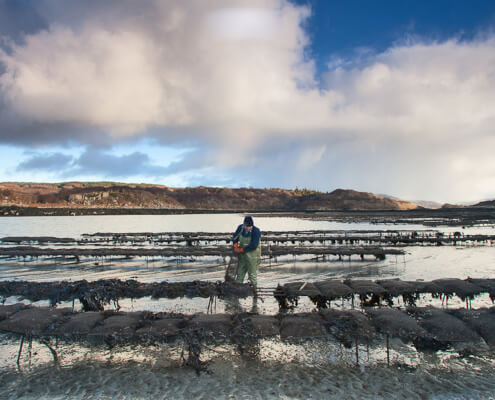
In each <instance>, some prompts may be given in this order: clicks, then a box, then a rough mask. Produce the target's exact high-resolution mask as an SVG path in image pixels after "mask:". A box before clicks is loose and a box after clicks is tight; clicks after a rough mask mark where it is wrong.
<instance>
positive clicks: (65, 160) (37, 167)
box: [17, 153, 73, 172]
mask: <svg viewBox="0 0 495 400" xmlns="http://www.w3.org/2000/svg"><path fill="white" fill-rule="evenodd" d="M72 160H73V158H72V157H71V156H68V155H65V154H62V153H51V154H34V155H31V156H30V157H29V158H28V159H27V160H25V161H22V162H21V163H19V165H18V166H17V171H49V172H56V171H60V170H63V169H65V168H67V167H69V166H70V164H71V162H72Z"/></svg>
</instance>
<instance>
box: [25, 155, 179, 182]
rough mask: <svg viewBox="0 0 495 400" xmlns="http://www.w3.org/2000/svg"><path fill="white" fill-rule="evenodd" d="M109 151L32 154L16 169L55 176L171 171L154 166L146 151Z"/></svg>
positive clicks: (129, 174) (143, 174)
mask: <svg viewBox="0 0 495 400" xmlns="http://www.w3.org/2000/svg"><path fill="white" fill-rule="evenodd" d="M110 150H111V149H109V150H102V149H99V148H93V147H90V148H87V149H86V150H84V151H83V152H82V154H80V155H79V156H69V155H65V154H63V153H52V154H47V155H45V154H39V153H35V154H32V155H31V156H30V157H29V158H28V159H27V160H24V161H22V162H20V163H19V164H18V166H17V171H32V172H39V171H47V172H51V173H54V174H55V176H58V177H75V176H97V177H98V176H99V177H105V178H106V177H130V176H164V175H168V174H170V170H169V169H168V168H166V167H163V166H160V165H156V164H154V163H153V162H152V161H151V160H150V157H149V156H148V155H147V154H144V153H141V152H139V151H135V152H133V153H130V154H123V155H113V154H110V153H109V152H108V151H110Z"/></svg>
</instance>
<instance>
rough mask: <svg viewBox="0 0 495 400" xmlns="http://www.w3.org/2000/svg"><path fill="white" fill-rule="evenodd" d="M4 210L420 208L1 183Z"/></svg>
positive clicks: (259, 193) (278, 192)
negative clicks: (30, 208)
mask: <svg viewBox="0 0 495 400" xmlns="http://www.w3.org/2000/svg"><path fill="white" fill-rule="evenodd" d="M0 205H1V206H20V207H36V208H91V209H93V208H94V209H99V208H105V209H106V208H110V209H126V208H143V209H187V210H232V211H235V210H250V211H303V210H411V209H417V208H419V206H418V205H417V204H414V203H411V202H407V201H401V200H395V199H390V198H387V197H384V196H379V195H375V194H372V193H366V192H358V191H355V190H343V189H337V190H334V191H333V192H330V193H323V192H316V191H311V190H306V189H304V190H298V189H296V190H285V189H252V188H239V189H232V188H218V187H206V186H200V187H194V188H171V187H167V186H163V185H149V184H124V183H114V182H95V183H87V182H65V183H55V184H52V183H17V182H9V183H0Z"/></svg>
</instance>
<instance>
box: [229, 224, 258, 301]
mask: <svg viewBox="0 0 495 400" xmlns="http://www.w3.org/2000/svg"><path fill="white" fill-rule="evenodd" d="M260 238H261V232H260V230H259V229H258V228H257V227H256V226H254V223H253V217H250V216H247V217H245V218H244V223H243V224H242V225H239V226H238V227H237V230H236V231H235V232H234V234H233V235H232V243H233V244H234V252H235V253H236V254H237V255H238V256H239V266H238V267H237V278H236V282H238V283H242V282H243V281H244V277H245V276H246V272H247V274H248V279H249V282H251V284H252V285H253V290H254V294H255V295H256V286H257V284H258V267H259V265H260V263H261V246H260Z"/></svg>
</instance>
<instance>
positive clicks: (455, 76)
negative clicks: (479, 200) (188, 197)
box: [0, 0, 495, 200]
mask: <svg viewBox="0 0 495 400" xmlns="http://www.w3.org/2000/svg"><path fill="white" fill-rule="evenodd" d="M54 4H55V5H56V4H57V2H56V1H53V0H45V1H44V2H43V3H42V5H43V6H40V8H43V7H44V8H43V11H44V13H45V18H46V19H47V21H48V22H49V29H48V30H44V31H41V32H38V33H36V34H32V35H29V36H27V37H26V38H25V41H24V42H22V44H19V43H17V44H13V45H12V48H11V49H10V51H9V52H2V53H0V64H3V65H4V66H5V68H6V70H5V72H4V73H3V74H2V75H0V95H1V97H2V101H3V109H2V110H1V111H0V117H3V118H1V119H2V120H3V121H4V122H3V123H2V122H0V127H2V128H3V129H1V130H0V140H4V141H9V142H12V141H14V142H15V141H16V140H18V141H19V142H23V143H26V142H29V141H30V140H31V141H32V142H36V141H37V139H39V138H40V132H43V136H42V139H43V140H44V141H46V142H49V141H50V140H53V141H54V142H59V141H60V140H61V138H68V139H71V140H74V141H76V142H80V143H87V142H89V143H94V142H95V140H96V139H95V135H89V134H88V132H91V131H95V132H101V133H107V134H108V135H109V136H110V137H111V140H113V141H114V142H118V141H119V140H121V139H124V138H125V139H126V140H127V139H129V138H132V137H133V136H146V135H153V136H155V137H157V138H159V139H161V140H163V142H167V143H182V142H188V143H190V142H192V143H195V146H197V145H201V144H204V145H205V146H206V147H207V148H208V153H207V156H205V157H202V160H203V162H204V163H205V165H203V166H201V165H197V168H198V170H199V169H201V168H202V167H203V168H205V167H216V168H225V169H226V171H230V172H231V170H232V168H235V167H243V168H245V172H246V173H249V171H250V170H251V171H252V174H257V175H252V176H251V177H249V179H250V181H251V183H253V184H255V185H256V184H257V182H258V183H259V185H260V186H263V185H267V186H268V185H269V186H278V185H277V182H273V181H269V182H268V181H267V180H268V179H276V178H273V176H275V177H278V179H279V180H280V181H281V182H283V183H284V184H285V185H292V186H296V185H299V186H302V185H304V186H307V187H310V186H311V187H316V188H321V189H331V188H334V187H337V186H343V187H354V188H357V189H363V190H370V191H374V192H381V193H391V194H394V195H399V196H403V197H404V196H406V197H412V198H418V197H424V198H433V199H439V200H450V199H452V198H458V199H459V200H469V199H470V198H476V197H487V196H490V195H495V192H494V191H493V190H492V189H491V187H493V185H492V183H493V182H492V181H493V180H492V178H491V176H493V174H492V171H493V170H494V169H495V162H494V161H492V159H493V157H492V155H491V154H490V152H487V151H481V150H483V149H487V148H488V149H492V148H493V145H494V143H493V142H494V139H493V138H494V135H493V133H494V132H493V126H494V122H495V38H493V37H490V36H488V37H485V38H479V39H477V40H474V41H471V42H460V41H458V40H450V41H446V42H441V43H436V42H424V43H421V42H416V43H407V44H404V45H397V46H395V47H392V48H390V49H389V50H387V51H385V52H384V53H381V54H375V55H373V54H372V53H371V52H369V51H367V52H366V55H365V57H363V56H362V55H359V56H358V58H359V60H358V61H359V67H352V66H353V65H354V64H353V60H342V59H337V58H334V62H332V63H331V64H330V66H331V68H332V69H331V70H329V71H328V73H327V74H325V77H324V80H325V85H324V87H325V89H324V90H321V89H320V88H319V86H318V85H317V82H316V81H315V67H314V63H313V61H312V60H310V59H307V57H306V56H305V47H306V46H307V45H308V44H309V39H308V36H307V35H306V33H305V31H304V30H303V28H302V27H301V23H302V22H303V21H304V20H305V19H306V18H307V17H308V15H309V10H308V9H307V8H304V7H302V8H301V7H296V6H294V5H293V4H291V3H289V2H287V1H284V0H256V1H248V0H243V1H237V2H235V3H233V2H232V1H229V0H215V1H213V0H212V1H208V2H206V1H190V2H182V1H167V2H162V1H159V0H154V1H148V2H146V3H145V5H143V3H142V2H133V1H127V0H122V1H115V2H114V1H109V2H104V3H103V2H91V3H89V4H90V5H89V6H88V7H86V8H81V7H82V6H81V5H80V3H78V2H69V6H67V7H64V8H63V9H61V8H60V7H58V8H57V7H56V6H54ZM233 4H234V6H233ZM58 5H60V3H58ZM10 132H21V133H22V134H16V135H14V134H12V133H10ZM102 140H103V139H102ZM281 151H285V152H287V154H290V158H289V157H283V156H282V157H280V154H279V153H280V152H281ZM292 160H295V161H294V162H290V161H292ZM185 164H188V163H187V162H186V163H184V165H185ZM178 165H182V164H178ZM478 166H482V168H477V167H478ZM263 168H264V169H265V170H266V169H268V168H271V169H277V170H278V171H279V172H278V173H277V174H265V173H263V174H260V173H259V171H260V170H261V171H262V170H263ZM301 170H304V171H301ZM473 174H474V175H475V176H476V182H473V180H472V179H471V177H472V176H473Z"/></svg>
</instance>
